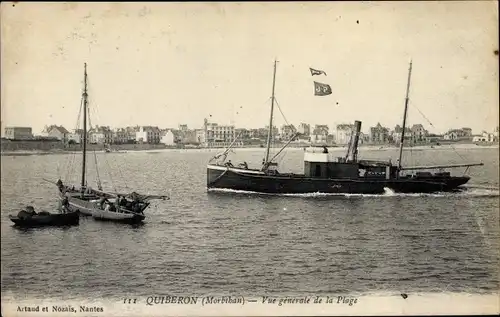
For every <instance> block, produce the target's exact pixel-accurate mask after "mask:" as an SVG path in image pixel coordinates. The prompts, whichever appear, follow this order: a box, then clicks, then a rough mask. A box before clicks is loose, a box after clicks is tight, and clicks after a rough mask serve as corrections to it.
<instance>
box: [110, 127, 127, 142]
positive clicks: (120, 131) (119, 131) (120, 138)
mask: <svg viewBox="0 0 500 317" xmlns="http://www.w3.org/2000/svg"><path fill="white" fill-rule="evenodd" d="M113 143H114V144H126V143H128V133H127V129H126V128H115V129H113Z"/></svg>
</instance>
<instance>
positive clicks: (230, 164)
mask: <svg viewBox="0 0 500 317" xmlns="http://www.w3.org/2000/svg"><path fill="white" fill-rule="evenodd" d="M224 165H226V166H227V167H233V163H231V160H229V161H227V162H226V164H224Z"/></svg>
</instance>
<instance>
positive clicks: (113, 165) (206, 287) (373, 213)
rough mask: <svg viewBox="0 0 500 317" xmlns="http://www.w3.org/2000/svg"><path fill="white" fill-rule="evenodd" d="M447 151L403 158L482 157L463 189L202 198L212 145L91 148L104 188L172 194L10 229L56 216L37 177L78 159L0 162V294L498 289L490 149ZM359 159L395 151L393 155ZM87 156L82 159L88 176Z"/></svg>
mask: <svg viewBox="0 0 500 317" xmlns="http://www.w3.org/2000/svg"><path fill="white" fill-rule="evenodd" d="M338 151H339V152H338V153H339V156H340V155H342V154H343V151H344V150H338ZM457 152H458V153H456V152H455V151H453V150H450V149H430V150H427V151H417V150H414V151H411V153H410V152H407V154H406V155H405V160H406V161H407V162H408V163H411V164H441V163H459V162H462V161H463V159H466V160H467V161H482V162H484V163H485V166H483V167H474V168H472V169H471V170H470V171H469V175H470V176H472V179H471V181H470V183H469V184H468V185H469V188H468V190H467V192H465V193H460V194H433V195H395V194H393V193H390V192H387V193H386V194H385V195H380V196H369V195H368V196H365V195H347V196H342V195H337V196H332V195H320V194H314V195H297V196H289V195H281V196H271V195H258V194H251V193H235V192H230V191H227V192H224V191H223V192H207V190H206V187H205V185H206V163H207V161H208V159H209V158H210V157H211V156H212V155H213V154H214V152H208V151H197V150H190V151H180V150H177V151H175V150H173V151H158V152H129V153H109V154H104V153H98V154H96V158H97V162H98V166H99V175H100V178H101V179H102V181H103V184H104V187H105V188H108V189H113V188H116V189H117V190H137V191H139V192H144V193H146V192H150V193H170V195H171V200H169V201H157V202H154V203H153V204H152V206H151V207H150V208H149V209H148V210H147V212H146V215H147V218H146V223H145V224H144V225H142V226H136V227H133V226H128V225H120V224H113V223H102V222H95V221H93V220H92V219H88V218H82V219H81V222H80V225H79V226H78V227H72V228H43V229H31V230H20V229H16V228H13V227H12V225H11V223H10V221H9V219H8V214H11V213H13V214H15V213H17V212H18V211H19V210H20V208H21V207H22V206H25V205H29V204H30V205H34V206H35V208H36V209H38V210H42V209H45V210H48V211H52V210H54V209H55V207H56V206H57V200H56V189H55V186H54V185H52V184H49V183H47V182H45V181H44V180H43V178H47V179H52V180H56V179H57V178H58V177H60V176H62V177H63V178H68V177H69V178H71V176H72V177H73V179H74V181H76V182H78V180H79V175H78V174H79V172H80V165H79V164H80V157H79V155H72V154H66V155H44V156H42V155H32V156H17V157H13V156H4V157H2V158H1V181H2V183H1V235H2V236H1V237H2V239H1V256H2V261H1V282H2V283H1V284H2V285H1V288H2V296H4V295H8V296H14V297H17V298H26V297H28V298H43V297H52V298H66V299H71V298H82V297H83V298H89V297H92V298H115V297H116V298H118V297H121V296H123V295H126V294H135V295H136V296H148V295H152V294H177V295H182V294H187V295H193V294H196V295H204V294H207V293H211V294H231V293H233V294H234V293H239V294H245V295H247V296H251V295H253V296H259V295H272V294H274V295H283V294H287V295H293V294H297V295H299V294H329V293H338V292H350V293H363V294H370V293H380V292H382V293H383V292H389V293H391V292H394V293H403V292H406V293H412V292H468V293H492V292H497V291H498V289H499V280H498V276H499V269H498V267H499V266H498V264H499V250H500V246H499V241H500V240H499V237H500V230H499V193H498V186H499V184H498V181H499V178H498V176H499V159H498V148H479V147H478V148H473V149H459V150H457ZM262 155H263V150H262V149H261V150H236V153H235V154H233V157H232V161H233V163H235V162H237V161H240V160H245V161H247V162H248V163H249V165H252V164H257V163H258V162H260V160H261V158H262ZM302 155H303V152H302V150H290V151H288V152H287V155H286V156H285V158H283V159H282V160H281V170H283V171H285V170H287V171H295V172H300V171H301V170H302ZM360 155H361V157H363V158H381V159H386V158H389V157H392V158H393V159H396V158H397V152H396V150H395V149H390V150H366V149H361V150H360ZM94 160H95V158H94V156H93V155H90V156H89V182H91V181H92V182H94V181H95V179H96V173H95V168H94ZM68 162H69V163H71V164H68ZM68 171H72V172H68ZM460 171H462V172H463V169H462V170H459V171H458V172H460Z"/></svg>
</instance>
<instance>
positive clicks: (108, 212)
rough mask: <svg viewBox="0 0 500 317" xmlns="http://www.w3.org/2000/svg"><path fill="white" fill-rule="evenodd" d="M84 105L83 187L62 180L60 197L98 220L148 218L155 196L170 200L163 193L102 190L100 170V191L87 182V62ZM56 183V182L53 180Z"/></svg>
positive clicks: (70, 207) (69, 204)
mask: <svg viewBox="0 0 500 317" xmlns="http://www.w3.org/2000/svg"><path fill="white" fill-rule="evenodd" d="M82 107H83V111H82V112H83V129H82V132H83V138H82V144H83V153H82V173H81V182H80V186H74V185H66V184H63V182H62V180H61V179H59V180H58V181H57V183H55V184H56V185H57V188H58V190H59V198H60V200H61V201H62V202H63V204H66V205H67V206H68V208H69V209H70V210H79V212H80V214H81V215H85V216H91V217H92V218H94V219H96V220H104V221H114V222H123V223H139V222H142V221H143V220H144V219H145V215H144V210H146V208H148V207H149V205H150V202H149V201H150V200H152V199H168V197H167V196H164V195H140V194H138V193H136V192H132V193H129V194H118V193H114V192H113V193H112V192H106V191H103V190H102V186H101V182H100V180H99V172H98V170H97V156H95V152H94V158H95V160H96V171H97V177H98V180H97V187H98V190H95V189H92V188H91V187H90V186H88V184H87V179H86V172H87V166H86V163H87V142H88V140H87V134H88V131H87V113H88V90H87V64H85V65H84V87H83V93H82ZM51 183H54V182H51Z"/></svg>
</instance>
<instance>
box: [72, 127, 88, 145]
mask: <svg viewBox="0 0 500 317" xmlns="http://www.w3.org/2000/svg"><path fill="white" fill-rule="evenodd" d="M67 139H68V143H75V144H80V143H82V142H83V129H75V130H73V132H71V133H69V134H68V135H67ZM87 143H88V139H87Z"/></svg>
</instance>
